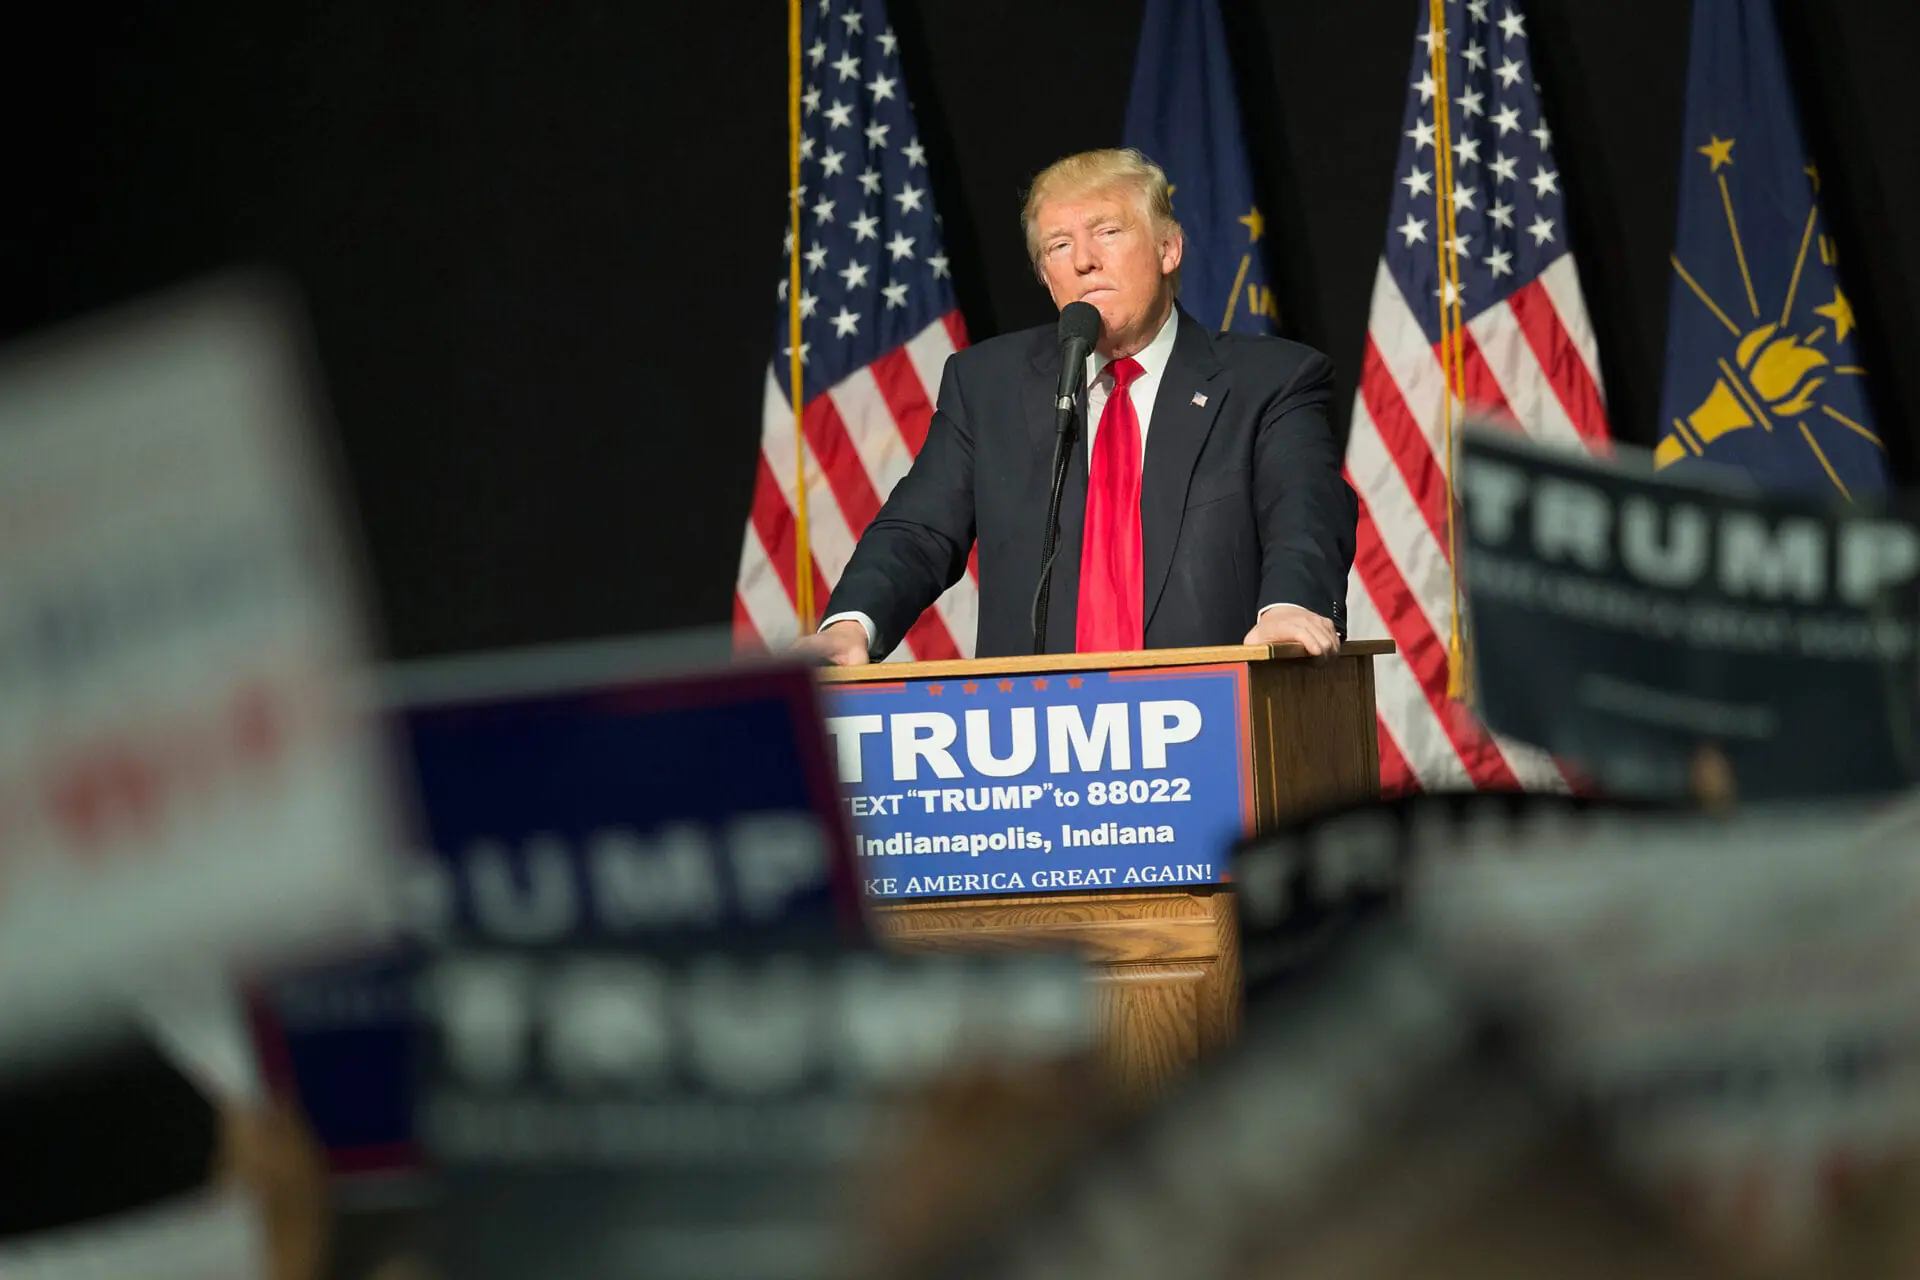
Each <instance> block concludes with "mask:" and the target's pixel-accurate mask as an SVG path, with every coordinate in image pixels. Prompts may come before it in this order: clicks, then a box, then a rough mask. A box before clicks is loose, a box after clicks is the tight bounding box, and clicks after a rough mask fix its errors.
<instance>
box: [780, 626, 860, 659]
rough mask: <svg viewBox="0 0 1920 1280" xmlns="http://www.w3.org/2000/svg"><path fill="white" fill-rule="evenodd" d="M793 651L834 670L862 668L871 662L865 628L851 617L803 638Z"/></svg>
mask: <svg viewBox="0 0 1920 1280" xmlns="http://www.w3.org/2000/svg"><path fill="white" fill-rule="evenodd" d="M793 648H794V652H796V653H803V654H806V655H807V656H809V657H812V658H818V659H819V660H821V661H822V662H825V663H827V664H828V665H829V666H834V667H862V666H865V665H866V664H867V663H869V662H872V661H873V657H872V655H870V654H869V653H868V652H867V629H866V628H865V627H863V626H861V625H860V624H859V623H858V622H856V621H854V620H853V619H852V618H842V619H841V620H840V621H838V622H836V623H834V624H833V625H832V626H830V627H827V628H825V629H824V630H822V631H819V632H817V633H815V634H814V635H810V636H804V637H802V638H801V639H800V640H799V641H798V642H796V643H795V644H794V646H793Z"/></svg>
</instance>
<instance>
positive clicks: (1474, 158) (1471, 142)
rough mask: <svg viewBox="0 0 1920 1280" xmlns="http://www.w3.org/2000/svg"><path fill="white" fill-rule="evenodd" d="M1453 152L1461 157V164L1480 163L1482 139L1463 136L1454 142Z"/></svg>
mask: <svg viewBox="0 0 1920 1280" xmlns="http://www.w3.org/2000/svg"><path fill="white" fill-rule="evenodd" d="M1453 154H1454V155H1456V156H1458V157H1459V159H1460V163H1461V164H1479V163H1480V139H1478V138H1461V139H1460V141H1458V142H1456V143H1454V144H1453Z"/></svg>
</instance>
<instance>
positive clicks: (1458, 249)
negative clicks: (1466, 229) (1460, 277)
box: [1447, 235, 1473, 255]
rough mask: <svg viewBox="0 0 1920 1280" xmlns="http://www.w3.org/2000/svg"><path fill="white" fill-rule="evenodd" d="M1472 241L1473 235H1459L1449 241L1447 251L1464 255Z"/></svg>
mask: <svg viewBox="0 0 1920 1280" xmlns="http://www.w3.org/2000/svg"><path fill="white" fill-rule="evenodd" d="M1472 242H1473V237H1472V236H1459V235H1457V236H1455V237H1454V238H1453V239H1451V240H1449V241H1447V252H1448V253H1458V254H1462V255H1464V254H1465V253H1466V251H1467V246H1468V245H1469V244H1471V243H1472Z"/></svg>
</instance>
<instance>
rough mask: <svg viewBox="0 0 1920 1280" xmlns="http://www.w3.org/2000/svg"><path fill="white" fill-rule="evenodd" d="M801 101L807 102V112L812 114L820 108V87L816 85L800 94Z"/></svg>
mask: <svg viewBox="0 0 1920 1280" xmlns="http://www.w3.org/2000/svg"><path fill="white" fill-rule="evenodd" d="M800 101H801V102H803V103H805V104H806V107H807V114H808V115H812V114H813V113H814V112H816V111H818V110H819V109H820V88H819V86H818V85H815V86H814V87H813V88H811V89H809V90H807V91H806V92H805V93H803V94H801V95H800Z"/></svg>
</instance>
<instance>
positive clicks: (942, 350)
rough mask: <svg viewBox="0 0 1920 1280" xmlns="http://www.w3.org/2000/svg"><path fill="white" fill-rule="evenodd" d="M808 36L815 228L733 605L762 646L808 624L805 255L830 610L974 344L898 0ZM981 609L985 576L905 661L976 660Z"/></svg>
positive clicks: (774, 380) (913, 644)
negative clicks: (947, 374)
mask: <svg viewBox="0 0 1920 1280" xmlns="http://www.w3.org/2000/svg"><path fill="white" fill-rule="evenodd" d="M801 46H802V54H801V67H802V76H803V78H802V93H801V104H802V105H801V111H802V126H801V131H802V132H801V140H800V205H801V208H800V224H799V227H798V228H797V233H796V229H795V228H793V227H789V228H788V231H787V236H786V250H787V254H788V259H787V266H788V270H787V271H786V272H783V273H782V278H781V280H780V284H779V286H778V288H777V294H778V299H779V315H780V321H779V325H778V328H777V331H776V337H775V341H774V355H773V359H772V361H771V363H770V367H769V368H768V370H767V386H766V399H765V402H764V404H765V407H764V409H763V411H762V417H761V436H760V460H759V476H758V478H757V479H756V481H755V483H754V491H753V511H752V514H751V515H750V516H749V517H748V520H747V531H746V538H745V540H744V545H743V547H742V548H741V552H740V577H739V583H738V586H737V587H736V589H735V592H734V598H733V619H734V638H735V642H736V644H737V645H739V646H741V647H749V648H750V647H758V646H762V645H764V646H768V647H778V646H780V645H783V644H785V643H787V642H789V641H791V640H792V639H794V638H795V636H796V634H797V631H798V612H797V604H796V600H797V592H796V582H797V572H798V568H799V565H798V554H797V552H798V548H797V541H798V532H797V529H796V524H795V518H794V505H795V502H796V498H797V487H796V479H797V478H796V476H795V474H794V472H795V466H796V461H795V450H794V438H793V425H794V424H793V410H792V407H791V402H790V400H789V398H788V381H789V373H788V369H789V360H790V352H791V350H792V348H791V346H790V342H791V339H790V337H789V335H788V315H789V303H788V299H787V288H788V283H787V281H788V276H789V275H790V274H791V267H792V254H793V252H794V250H795V248H796V247H797V248H798V249H799V252H800V260H801V281H802V285H801V293H800V312H801V322H800V350H801V355H802V357H803V360H804V386H805V393H804V395H803V397H802V399H803V403H804V406H805V407H804V411H803V413H802V415H801V430H802V433H803V436H804V439H805V441H806V486H807V488H806V492H807V523H808V535H809V536H808V541H809V543H810V551H811V555H810V560H811V563H812V573H813V582H814V586H813V596H814V609H815V611H816V613H817V612H818V611H819V610H820V609H822V608H823V607H824V606H825V604H826V601H827V595H828V590H829V586H830V584H831V583H833V582H835V581H836V580H838V578H839V576H840V572H841V570H843V569H844V568H845V567H846V564H847V559H848V557H850V556H851V555H852V554H853V544H854V541H855V539H857V538H858V537H859V536H860V533H861V531H862V530H864V529H865V528H866V527H867V522H868V521H869V520H871V519H872V518H873V516H874V514H875V513H876V512H877V511H879V509H880V504H881V502H882V501H883V500H884V499H885V498H886V496H887V494H888V493H889V492H891V491H892V489H893V486H894V483H895V482H896V481H898V480H899V479H900V477H901V476H903V475H905V474H906V471H907V467H908V465H909V464H910V463H911V462H912V461H913V457H914V455H915V454H916V453H918V452H919V450H920V445H921V443H922V442H923V441H925V440H926V438H927V424H928V422H929V421H930V420H931V419H932V417H933V401H934V398H935V397H936V396H937V395H938V394H939V391H940V372H941V369H942V368H943V367H944V366H945V364H946V361H947V357H948V356H950V355H952V354H953V353H954V351H955V350H957V349H959V348H961V347H964V346H966V344H967V337H966V329H965V326H964V325H963V324H962V322H961V318H960V313H959V311H958V310H957V309H956V307H955V305H954V298H953V280H952V275H951V272H950V270H949V267H948V263H947V256H946V252H945V250H943V249H942V248H941V244H940V219H939V217H938V215H937V214H935V213H934V209H933V197H932V195H931V194H930V192H929V189H928V183H927V157H926V153H925V151H924V150H922V148H921V145H920V139H919V136H918V134H917V133H916V131H915V129H914V124H913V107H912V105H911V103H910V101H909V100H908V97H907V91H906V87H905V85H904V84H903V83H902V78H901V72H900V57H899V41H898V40H897V38H896V37H895V36H894V33H893V29H892V28H891V27H889V26H888V25H887V15H886V6H885V5H884V4H883V3H882V2H881V0H819V3H818V4H817V6H816V5H814V4H809V5H808V6H807V9H806V13H805V15H804V17H803V19H802V28H801ZM977 612H978V610H977V596H976V592H975V588H974V575H973V572H972V570H969V571H968V573H967V574H966V576H964V577H962V578H961V580H960V581H959V582H958V583H956V584H955V585H954V586H953V588H952V589H950V590H949V591H948V592H947V593H946V594H945V595H944V596H942V597H941V598H940V600H939V602H938V603H937V604H936V605H935V606H934V607H933V608H932V609H929V610H928V611H927V612H926V613H925V614H923V615H921V618H920V621H919V622H918V623H916V624H915V625H914V627H913V628H912V629H911V630H910V631H908V632H907V635H906V639H905V640H904V641H903V642H902V643H901V645H900V646H899V648H898V649H896V650H895V651H894V653H893V654H892V657H894V658H897V659H909V658H918V659H935V658H956V657H972V656H973V641H974V624H975V618H976V616H977ZM814 621H816V622H817V621H819V619H818V617H816V618H815V619H814Z"/></svg>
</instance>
